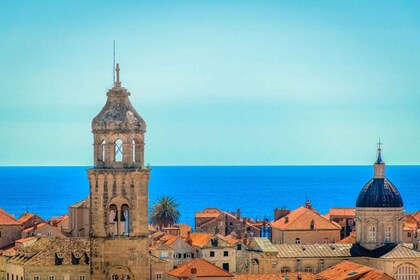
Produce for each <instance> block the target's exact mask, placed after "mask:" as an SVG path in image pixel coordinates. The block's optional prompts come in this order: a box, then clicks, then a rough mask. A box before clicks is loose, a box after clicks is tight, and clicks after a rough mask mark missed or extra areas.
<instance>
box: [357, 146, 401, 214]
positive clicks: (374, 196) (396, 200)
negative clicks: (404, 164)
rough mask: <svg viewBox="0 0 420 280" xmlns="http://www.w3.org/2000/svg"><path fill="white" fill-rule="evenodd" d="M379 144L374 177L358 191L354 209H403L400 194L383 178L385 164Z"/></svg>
mask: <svg viewBox="0 0 420 280" xmlns="http://www.w3.org/2000/svg"><path fill="white" fill-rule="evenodd" d="M381 144H382V143H381V142H380V141H379V143H378V157H377V160H376V161H375V164H374V165H373V166H374V176H373V179H371V180H370V181H369V182H368V183H367V184H366V185H365V186H364V187H363V189H362V190H361V191H360V193H359V196H358V197H357V201H356V207H403V201H402V198H401V195H400V192H399V191H398V190H397V188H396V187H395V186H394V184H392V183H391V182H390V181H389V180H388V179H386V178H385V163H384V162H383V161H382V156H381V151H382V150H381Z"/></svg>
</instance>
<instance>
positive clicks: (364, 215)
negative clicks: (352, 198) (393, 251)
mask: <svg viewBox="0 0 420 280" xmlns="http://www.w3.org/2000/svg"><path fill="white" fill-rule="evenodd" d="M403 217H404V210H403V208H402V207H401V208H386V207H383V208H364V207H358V208H356V232H357V235H356V242H357V243H360V244H361V245H362V246H363V247H365V248H367V249H370V250H373V249H376V248H379V247H381V246H383V245H384V244H385V243H387V242H386V240H385V230H386V228H387V227H390V228H391V240H390V241H389V243H400V242H402V241H403V240H404V237H403V226H404V221H403ZM372 226H374V227H375V234H376V238H375V240H374V241H372V240H370V232H369V229H370V228H371V227H372Z"/></svg>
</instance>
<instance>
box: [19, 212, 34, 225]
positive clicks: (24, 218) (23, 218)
mask: <svg viewBox="0 0 420 280" xmlns="http://www.w3.org/2000/svg"><path fill="white" fill-rule="evenodd" d="M34 216H35V214H32V213H23V214H22V215H21V216H20V217H19V219H18V221H19V222H20V223H22V224H23V223H24V222H26V221H28V220H29V219H30V218H32V217H34Z"/></svg>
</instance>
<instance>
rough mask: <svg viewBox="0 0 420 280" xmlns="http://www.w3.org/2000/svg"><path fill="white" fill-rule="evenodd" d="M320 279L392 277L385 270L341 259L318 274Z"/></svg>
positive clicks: (384, 279) (384, 278) (375, 279)
mask: <svg viewBox="0 0 420 280" xmlns="http://www.w3.org/2000/svg"><path fill="white" fill-rule="evenodd" d="M317 276H318V277H319V279H334V280H345V279H364V280H391V279H394V278H392V277H390V276H389V275H388V274H386V273H385V272H383V271H380V270H377V269H374V268H372V267H369V266H365V265H361V264H357V263H354V262H350V261H341V262H339V263H338V264H336V265H333V266H331V267H330V268H327V269H326V270H324V271H322V272H320V273H318V274H317Z"/></svg>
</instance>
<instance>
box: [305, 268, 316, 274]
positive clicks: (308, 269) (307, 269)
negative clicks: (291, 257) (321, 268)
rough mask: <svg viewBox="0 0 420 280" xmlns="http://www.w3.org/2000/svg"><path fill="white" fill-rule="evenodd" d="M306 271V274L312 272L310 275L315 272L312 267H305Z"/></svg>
mask: <svg viewBox="0 0 420 280" xmlns="http://www.w3.org/2000/svg"><path fill="white" fill-rule="evenodd" d="M304 271H305V272H310V273H312V272H314V270H313V268H312V267H305V269H304Z"/></svg>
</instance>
